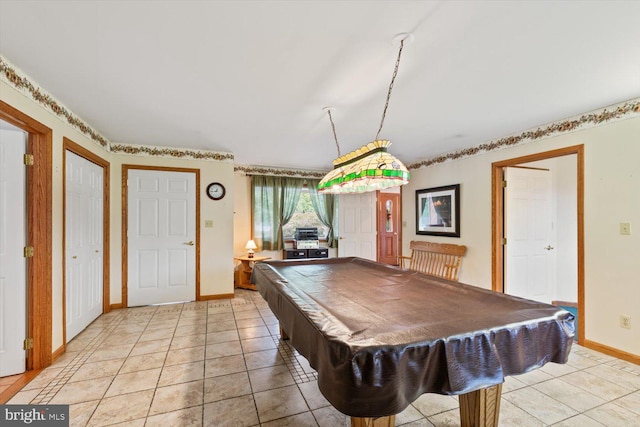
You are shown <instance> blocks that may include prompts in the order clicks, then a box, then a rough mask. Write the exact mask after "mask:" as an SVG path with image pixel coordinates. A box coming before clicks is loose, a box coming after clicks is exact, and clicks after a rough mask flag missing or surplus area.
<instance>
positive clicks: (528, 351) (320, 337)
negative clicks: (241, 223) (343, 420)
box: [252, 258, 574, 426]
mask: <svg viewBox="0 0 640 427" xmlns="http://www.w3.org/2000/svg"><path fill="white" fill-rule="evenodd" d="M252 283H254V284H256V286H257V289H258V291H259V292H260V294H261V295H262V297H263V298H264V299H265V300H266V301H267V303H268V304H269V307H270V308H271V310H272V311H273V313H274V314H275V316H276V317H277V318H278V321H279V322H280V328H281V331H283V338H287V337H288V339H290V340H291V341H290V342H291V345H292V346H293V347H294V348H295V349H296V350H297V351H298V352H299V353H300V354H301V355H303V356H304V357H306V358H307V360H308V361H309V364H310V365H311V366H312V367H313V368H314V369H315V370H316V371H317V372H318V387H319V389H320V391H321V392H322V394H323V395H324V396H325V397H326V398H327V400H328V401H329V402H330V403H331V404H332V405H333V406H334V407H335V408H336V409H338V410H339V411H340V412H342V413H344V414H346V415H349V416H351V422H352V425H354V426H359V425H376V426H392V425H394V422H395V421H394V417H395V414H398V413H400V412H401V411H402V410H404V409H405V408H406V407H407V406H408V405H409V404H411V402H413V401H414V400H415V399H417V398H418V397H419V396H420V395H422V394H423V393H439V394H445V395H460V397H459V401H460V415H461V423H462V425H470V426H471V425H474V426H475V425H483V426H484V425H486V426H491V425H497V423H498V416H499V412H500V395H501V386H502V383H503V382H504V377H505V376H508V375H517V374H522V373H525V372H528V371H530V370H532V369H536V368H539V367H541V366H543V365H544V364H545V363H547V362H555V363H566V361H567V358H568V356H569V351H570V349H571V344H572V342H573V337H574V317H573V315H572V314H571V313H569V312H567V311H565V310H562V309H560V308H558V307H555V306H552V305H548V304H543V303H539V302H535V301H530V300H525V299H522V298H516V297H512V296H509V295H505V294H501V293H497V292H493V291H490V290H486V289H481V288H479V287H476V286H471V285H467V284H462V283H458V282H453V281H449V280H445V279H440V278H437V277H434V276H429V275H425V274H422V273H417V272H413V271H410V270H403V269H399V268H396V267H393V266H389V265H386V264H379V263H376V262H372V261H368V260H364V259H361V258H329V259H320V260H288V261H268V262H264V263H260V264H257V265H256V266H255V267H254V269H253V276H252Z"/></svg>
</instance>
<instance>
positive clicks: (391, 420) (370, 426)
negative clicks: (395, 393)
mask: <svg viewBox="0 0 640 427" xmlns="http://www.w3.org/2000/svg"><path fill="white" fill-rule="evenodd" d="M395 425H396V416H395V415H390V416H388V417H379V418H360V417H351V427H393V426H395Z"/></svg>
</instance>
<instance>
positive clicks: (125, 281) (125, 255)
mask: <svg viewBox="0 0 640 427" xmlns="http://www.w3.org/2000/svg"><path fill="white" fill-rule="evenodd" d="M132 169H138V170H153V171H161V172H187V173H193V174H195V175H196V188H195V198H196V218H195V221H196V223H195V226H196V254H195V257H196V265H195V269H196V271H195V273H196V277H195V279H196V301H201V300H202V298H201V297H200V169H191V168H174V167H164V166H147V165H133V164H123V165H122V308H126V307H128V306H129V302H128V298H129V289H128V286H129V252H128V247H129V241H128V237H127V232H128V225H129V222H128V212H127V211H128V208H129V203H128V202H129V195H128V193H127V190H128V188H127V179H128V177H129V171H130V170H132Z"/></svg>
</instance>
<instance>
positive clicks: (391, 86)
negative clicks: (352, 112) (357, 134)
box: [329, 39, 404, 141]
mask: <svg viewBox="0 0 640 427" xmlns="http://www.w3.org/2000/svg"><path fill="white" fill-rule="evenodd" d="M403 47H404V39H403V40H400V50H399V51H398V59H397V60H396V66H395V69H394V70H393V76H392V77H391V83H390V84H389V91H388V92H387V101H386V102H385V103H384V111H383V112H382V120H380V128H379V129H378V133H377V134H376V139H375V140H376V141H377V140H378V138H380V132H382V126H383V125H384V118H385V117H386V115H387V108H389V99H391V91H392V90H393V83H394V82H395V80H396V76H397V75H398V68H399V67H400V57H401V56H402V48H403ZM329 117H331V115H329Z"/></svg>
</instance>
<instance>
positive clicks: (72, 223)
mask: <svg viewBox="0 0 640 427" xmlns="http://www.w3.org/2000/svg"><path fill="white" fill-rule="evenodd" d="M65 159H66V161H65V179H66V181H65V266H66V272H65V273H66V274H65V296H66V299H65V304H66V321H67V323H66V331H67V335H66V336H67V342H69V341H70V340H71V339H72V338H73V337H75V336H76V335H77V334H78V333H79V332H81V331H82V330H83V329H84V328H86V327H87V326H88V325H89V324H90V323H91V322H93V321H94V320H95V319H96V318H97V317H98V316H100V315H101V314H102V309H103V304H102V295H103V285H104V284H103V277H104V276H103V271H102V268H103V253H102V249H103V227H104V225H103V204H104V194H103V191H104V190H103V189H104V182H103V176H104V175H103V174H104V171H103V168H102V167H101V166H98V165H96V164H95V163H92V162H90V161H89V160H87V159H85V158H83V157H80V156H78V155H76V154H74V153H72V152H71V151H66V153H65Z"/></svg>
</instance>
